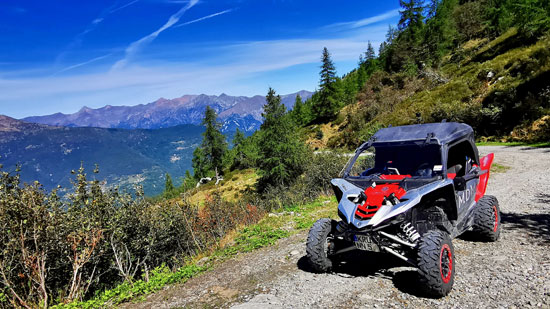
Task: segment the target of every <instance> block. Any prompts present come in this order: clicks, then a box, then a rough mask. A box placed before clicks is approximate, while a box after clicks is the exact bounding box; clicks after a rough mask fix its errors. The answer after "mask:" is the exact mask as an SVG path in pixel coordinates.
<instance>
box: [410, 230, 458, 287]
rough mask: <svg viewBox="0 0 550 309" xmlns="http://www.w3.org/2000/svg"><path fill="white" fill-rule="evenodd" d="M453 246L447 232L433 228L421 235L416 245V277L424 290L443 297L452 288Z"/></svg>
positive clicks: (453, 268) (453, 269)
mask: <svg viewBox="0 0 550 309" xmlns="http://www.w3.org/2000/svg"><path fill="white" fill-rule="evenodd" d="M454 276H455V262H454V248H453V243H452V242H451V238H450V237H449V234H447V233H445V232H443V231H439V230H433V231H428V232H427V233H426V234H424V235H423V236H422V238H421V239H420V242H419V246H418V277H419V281H420V283H421V287H422V288H423V290H424V292H426V294H428V295H430V296H434V297H443V296H445V295H447V294H449V292H450V291H451V289H452V288H453V283H454Z"/></svg>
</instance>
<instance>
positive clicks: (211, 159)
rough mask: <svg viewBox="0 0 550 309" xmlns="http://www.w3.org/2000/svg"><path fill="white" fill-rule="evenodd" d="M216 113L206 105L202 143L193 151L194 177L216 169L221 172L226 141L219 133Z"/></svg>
mask: <svg viewBox="0 0 550 309" xmlns="http://www.w3.org/2000/svg"><path fill="white" fill-rule="evenodd" d="M216 118H217V114H216V111H215V110H214V109H212V108H211V107H210V106H207V107H206V111H205V112H204V118H203V120H202V124H203V125H204V126H205V128H206V129H205V131H204V133H203V134H202V143H201V145H200V146H199V147H198V148H197V149H195V151H194V152H193V169H194V171H195V177H198V178H201V177H205V176H206V175H207V174H208V172H211V171H215V170H217V171H218V173H220V174H221V173H222V170H223V158H224V154H225V152H226V151H227V142H226V141H225V137H224V136H223V134H222V133H221V131H220V130H221V124H220V123H219V122H218V121H217V119H216Z"/></svg>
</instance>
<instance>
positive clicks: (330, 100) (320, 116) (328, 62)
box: [312, 47, 339, 122]
mask: <svg viewBox="0 0 550 309" xmlns="http://www.w3.org/2000/svg"><path fill="white" fill-rule="evenodd" d="M321 62H322V64H321V71H320V72H319V74H320V81H319V87H320V89H319V96H318V100H315V101H314V102H313V105H312V112H313V117H314V118H315V119H316V120H317V121H320V122H326V121H329V120H331V119H332V118H333V117H334V116H335V115H336V113H337V112H338V107H339V103H338V99H339V98H338V94H337V90H338V89H336V87H335V83H336V82H337V80H338V78H337V77H336V68H335V67H334V63H333V62H332V59H331V57H330V53H329V51H328V49H327V48H326V47H325V48H323V55H322V57H321Z"/></svg>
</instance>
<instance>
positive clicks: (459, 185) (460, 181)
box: [453, 177, 466, 191]
mask: <svg viewBox="0 0 550 309" xmlns="http://www.w3.org/2000/svg"><path fill="white" fill-rule="evenodd" d="M453 182H454V185H455V190H457V191H463V190H465V189H466V179H464V177H456V178H455V179H454V180H453Z"/></svg>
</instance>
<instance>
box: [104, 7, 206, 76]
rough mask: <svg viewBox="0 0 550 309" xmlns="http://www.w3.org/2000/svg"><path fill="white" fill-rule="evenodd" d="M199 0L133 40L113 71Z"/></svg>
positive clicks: (176, 20) (170, 25)
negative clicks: (148, 32) (161, 24)
mask: <svg viewBox="0 0 550 309" xmlns="http://www.w3.org/2000/svg"><path fill="white" fill-rule="evenodd" d="M198 2H199V0H190V1H189V3H187V5H186V6H184V7H182V8H181V9H180V10H179V11H177V12H176V14H174V15H172V16H170V18H169V19H168V21H167V22H166V23H165V24H164V25H163V26H162V27H160V28H159V29H158V30H157V31H155V32H153V33H151V34H149V35H146V36H144V37H142V38H141V39H139V40H137V41H135V42H133V43H132V44H130V45H129V46H128V47H126V50H125V55H124V58H123V59H121V60H119V61H117V62H116V63H115V64H114V65H113V66H112V67H111V71H114V70H118V69H121V68H123V67H124V66H125V65H126V64H127V63H128V61H129V60H130V58H132V57H133V56H134V55H135V54H137V53H138V52H139V51H140V50H141V49H143V48H144V47H145V46H147V45H148V44H150V43H151V42H153V41H154V40H155V38H156V37H157V36H159V34H160V33H161V32H163V31H164V30H166V29H168V28H170V27H172V26H173V25H175V24H176V23H177V22H179V21H180V18H181V17H182V16H183V14H184V13H185V12H187V10H189V9H190V8H192V7H193V6H195V4H197V3H198Z"/></svg>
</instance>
